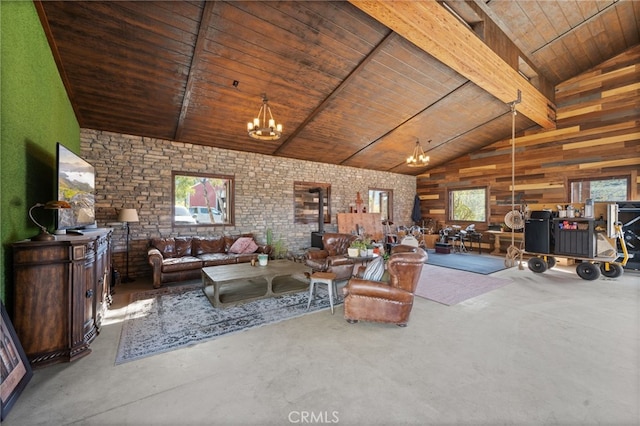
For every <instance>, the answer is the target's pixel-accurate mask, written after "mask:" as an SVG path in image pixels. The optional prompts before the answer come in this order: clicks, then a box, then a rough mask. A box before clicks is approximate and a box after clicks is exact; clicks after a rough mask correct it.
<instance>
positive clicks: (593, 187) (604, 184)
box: [571, 178, 628, 203]
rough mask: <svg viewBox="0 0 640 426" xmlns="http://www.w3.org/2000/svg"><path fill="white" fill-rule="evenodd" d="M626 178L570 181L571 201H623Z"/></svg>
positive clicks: (626, 183) (624, 198)
mask: <svg viewBox="0 0 640 426" xmlns="http://www.w3.org/2000/svg"><path fill="white" fill-rule="evenodd" d="M627 185H628V180H627V178H612V179H588V180H581V181H574V182H571V202H572V203H584V202H585V201H586V200H587V198H591V199H592V200H593V201H625V200H626V199H627Z"/></svg>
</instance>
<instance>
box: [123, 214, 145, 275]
mask: <svg viewBox="0 0 640 426" xmlns="http://www.w3.org/2000/svg"><path fill="white" fill-rule="evenodd" d="M139 221H140V220H139V219H138V211H137V210H136V209H121V210H120V213H119V214H118V222H124V223H125V226H126V228H127V271H126V275H125V276H124V278H122V282H123V283H128V282H131V281H135V279H133V278H131V277H130V276H129V233H130V229H129V223H131V222H139Z"/></svg>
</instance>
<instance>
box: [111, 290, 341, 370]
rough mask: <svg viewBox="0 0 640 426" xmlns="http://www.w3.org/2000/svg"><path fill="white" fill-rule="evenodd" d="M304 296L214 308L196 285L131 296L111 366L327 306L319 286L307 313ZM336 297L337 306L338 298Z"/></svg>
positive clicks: (305, 296)
mask: <svg viewBox="0 0 640 426" xmlns="http://www.w3.org/2000/svg"><path fill="white" fill-rule="evenodd" d="M308 297H309V293H308V292H307V291H304V292H300V293H291V294H287V295H282V296H276V297H272V298H268V299H262V300H256V301H253V302H248V303H244V304H242V305H238V306H231V307H226V308H214V307H213V306H212V305H211V303H210V302H209V299H207V297H206V296H205V294H204V292H203V291H202V284H201V283H199V284H193V285H187V286H182V287H168V288H162V289H159V290H150V291H145V292H140V293H133V294H131V299H130V302H129V305H128V307H127V313H126V316H125V320H124V324H123V325H122V332H121V334H120V345H119V347H118V353H117V355H116V361H115V364H116V365H118V364H122V363H125V362H129V361H133V360H137V359H140V358H144V357H148V356H151V355H156V354H159V353H163V352H168V351H172V350H174V349H179V348H183V347H186V346H190V345H194V344H196V343H200V342H204V341H207V340H211V339H215V338H218V337H220V336H223V335H226V334H231V333H236V332H239V331H243V330H248V329H250V328H255V327H259V326H262V325H265V324H272V323H275V322H278V321H283V320H287V319H290V318H295V317H299V316H302V315H305V314H307V313H311V312H315V311H318V310H322V309H327V308H329V295H328V293H327V290H326V287H325V286H319V287H316V294H315V298H314V300H313V301H312V302H311V307H310V308H309V310H307V301H308ZM338 297H339V300H338V302H337V303H338V304H340V303H342V301H343V300H342V295H341V294H340V295H339V296H338ZM334 305H335V304H334Z"/></svg>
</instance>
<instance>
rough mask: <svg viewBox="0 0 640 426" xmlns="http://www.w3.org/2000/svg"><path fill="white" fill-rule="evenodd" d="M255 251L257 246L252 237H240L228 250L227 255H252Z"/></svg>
mask: <svg viewBox="0 0 640 426" xmlns="http://www.w3.org/2000/svg"><path fill="white" fill-rule="evenodd" d="M256 250H258V245H257V244H256V242H255V241H253V238H252V237H240V238H238V239H237V240H236V241H235V242H234V243H233V245H232V246H231V247H230V248H229V253H235V254H242V253H254V252H255V251H256Z"/></svg>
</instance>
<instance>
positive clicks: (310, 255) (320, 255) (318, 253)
mask: <svg viewBox="0 0 640 426" xmlns="http://www.w3.org/2000/svg"><path fill="white" fill-rule="evenodd" d="M327 256H329V252H327V251H326V250H307V252H306V253H305V258H307V259H325V258H326V257H327Z"/></svg>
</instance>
